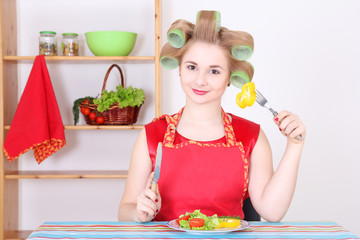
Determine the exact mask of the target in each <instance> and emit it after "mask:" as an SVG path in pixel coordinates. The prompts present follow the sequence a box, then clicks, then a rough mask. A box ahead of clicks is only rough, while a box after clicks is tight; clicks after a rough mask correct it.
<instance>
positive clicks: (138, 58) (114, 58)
mask: <svg viewBox="0 0 360 240" xmlns="http://www.w3.org/2000/svg"><path fill="white" fill-rule="evenodd" d="M35 57H36V56H4V57H3V59H4V60H5V61H22V60H34V59H35ZM45 59H46V60H47V61H154V60H155V57H154V56H72V57H68V56H45Z"/></svg>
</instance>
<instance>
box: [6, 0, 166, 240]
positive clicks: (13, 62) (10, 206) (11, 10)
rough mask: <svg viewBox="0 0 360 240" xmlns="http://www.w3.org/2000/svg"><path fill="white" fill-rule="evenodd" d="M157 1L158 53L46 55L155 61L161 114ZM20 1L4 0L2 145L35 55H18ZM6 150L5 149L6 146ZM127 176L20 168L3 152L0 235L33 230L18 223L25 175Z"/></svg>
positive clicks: (17, 238) (14, 236)
mask: <svg viewBox="0 0 360 240" xmlns="http://www.w3.org/2000/svg"><path fill="white" fill-rule="evenodd" d="M154 3H155V14H154V17H155V53H154V56H124V57H99V56H76V57H66V56H46V57H45V59H46V61H54V62H56V63H58V62H59V63H61V62H69V61H77V62H84V63H89V64H94V63H95V64H96V63H101V62H105V61H153V62H154V66H155V83H154V84H155V93H154V95H155V112H154V116H155V117H158V116H160V113H161V111H162V109H161V102H162V100H161V92H162V88H161V86H162V82H161V72H160V65H159V58H160V47H161V29H160V26H161V18H160V17H161V16H160V13H161V0H154ZM16 6H17V1H16V0H0V21H1V28H0V52H1V58H0V92H1V93H0V94H1V96H0V114H1V116H0V134H1V137H0V143H1V144H0V145H1V149H2V146H3V144H4V140H5V136H6V133H7V131H8V130H9V129H10V124H11V121H12V118H13V116H14V114H15V111H16V107H17V103H18V95H17V91H18V77H17V75H18V70H17V66H18V64H19V63H21V62H29V61H30V62H31V61H33V60H34V59H35V56H18V55H17V17H16V14H17V9H16ZM64 127H65V130H71V131H72V130H98V129H101V130H131V129H142V128H143V127H144V126H143V125H129V126H90V125H86V126H74V125H65V126H64ZM2 151H3V150H2ZM124 178H127V171H126V170H118V171H116V170H101V171H81V170H76V171H20V170H19V166H18V163H17V161H13V162H11V163H9V162H8V160H7V159H6V157H5V155H4V153H3V152H2V153H1V154H0V239H5V240H22V239H26V238H27V236H29V234H30V233H31V230H29V231H20V230H19V227H18V225H19V224H18V223H19V221H18V216H19V209H18V208H19V200H18V199H19V192H18V191H19V186H18V185H19V181H20V180H21V179H124Z"/></svg>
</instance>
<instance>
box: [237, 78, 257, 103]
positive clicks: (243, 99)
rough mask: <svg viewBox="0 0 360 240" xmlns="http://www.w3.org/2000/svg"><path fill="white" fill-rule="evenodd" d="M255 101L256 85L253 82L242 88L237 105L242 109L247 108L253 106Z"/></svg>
mask: <svg viewBox="0 0 360 240" xmlns="http://www.w3.org/2000/svg"><path fill="white" fill-rule="evenodd" d="M255 101H256V92H255V84H254V83H253V82H248V83H245V84H244V85H243V86H242V88H241V92H239V93H238V94H237V95H236V103H237V105H239V107H241V108H246V107H247V106H249V107H250V106H252V105H253V104H254V102H255Z"/></svg>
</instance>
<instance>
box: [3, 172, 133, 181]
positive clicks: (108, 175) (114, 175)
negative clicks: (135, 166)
mask: <svg viewBox="0 0 360 240" xmlns="http://www.w3.org/2000/svg"><path fill="white" fill-rule="evenodd" d="M127 175H128V170H117V171H116V170H99V171H98V170H87V171H9V172H5V176H4V178H5V179H7V180H11V179H12V180H13V179H78V178H86V179H101V178H104V179H118V178H127Z"/></svg>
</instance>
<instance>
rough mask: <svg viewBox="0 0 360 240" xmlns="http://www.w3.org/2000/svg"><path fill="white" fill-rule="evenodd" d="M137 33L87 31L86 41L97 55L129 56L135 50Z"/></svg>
mask: <svg viewBox="0 0 360 240" xmlns="http://www.w3.org/2000/svg"><path fill="white" fill-rule="evenodd" d="M136 37H137V34H136V33H133V32H122V31H95V32H86V33H85V38H86V43H87V45H88V47H89V49H90V51H91V52H92V53H93V54H94V55H95V56H127V55H129V54H130V52H131V51H132V50H133V48H134V45H135V41H136Z"/></svg>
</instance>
